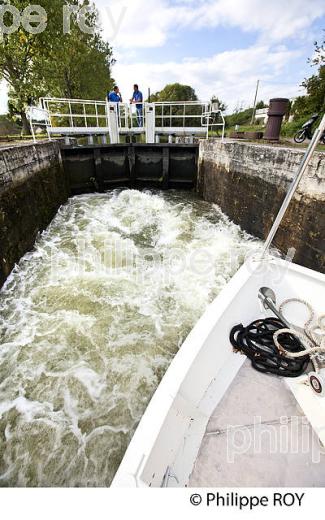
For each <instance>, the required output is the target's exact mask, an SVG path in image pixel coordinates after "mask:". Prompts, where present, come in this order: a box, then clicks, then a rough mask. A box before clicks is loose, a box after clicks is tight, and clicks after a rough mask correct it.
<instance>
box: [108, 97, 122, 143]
mask: <svg viewBox="0 0 325 520" xmlns="http://www.w3.org/2000/svg"><path fill="white" fill-rule="evenodd" d="M107 105H108V106H107V114H108V126H109V137H110V141H111V144H118V143H119V142H120V132H119V114H118V112H119V111H118V103H107Z"/></svg>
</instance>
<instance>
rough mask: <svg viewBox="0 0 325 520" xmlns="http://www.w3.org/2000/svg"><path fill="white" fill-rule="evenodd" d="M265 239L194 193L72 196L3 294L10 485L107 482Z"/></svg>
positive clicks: (0, 479) (1, 431)
mask: <svg viewBox="0 0 325 520" xmlns="http://www.w3.org/2000/svg"><path fill="white" fill-rule="evenodd" d="M257 246H258V243H257V242H256V241H254V240H253V239H252V238H251V237H249V236H248V235H247V234H245V233H243V232H242V231H241V230H240V228H239V227H237V226H235V225H234V224H233V223H231V222H230V221H229V220H228V219H227V218H226V217H225V216H224V215H223V214H222V213H221V212H220V210H219V209H218V208H217V207H215V206H213V205H211V204H209V203H206V202H202V201H200V200H198V199H196V198H195V197H194V196H193V195H189V194H185V193H176V192H164V193H161V192H156V193H153V192H142V193H141V192H138V191H133V190H125V191H120V190H117V191H114V192H111V193H108V194H104V195H98V194H96V195H85V196H80V197H75V198H73V199H71V200H70V201H69V202H68V203H67V204H66V205H65V206H64V207H62V208H61V210H60V211H59V213H58V215H57V216H56V218H55V219H54V221H53V222H52V224H51V225H50V227H49V228H48V230H47V231H46V232H44V233H43V234H42V236H41V237H39V239H38V240H37V244H36V247H35V249H34V251H33V252H32V253H30V254H27V255H26V256H25V257H24V258H23V259H22V261H21V262H20V264H19V266H18V267H17V268H16V269H15V271H14V272H13V273H12V275H11V276H10V278H9V280H8V282H7V284H6V285H5V287H4V288H3V289H2V291H1V292H0V326H1V329H0V330H1V332H0V341H1V347H0V486H107V485H109V484H110V482H111V480H112V478H113V476H114V474H115V472H116V470H117V468H118V465H119V463H120V461H121V459H122V457H123V454H124V452H125V450H126V448H127V445H128V443H129V442H130V439H131V437H132V435H133V433H134V431H135V428H136V426H137V424H138V422H139V420H140V419H141V416H142V414H143V412H144V410H145V408H146V406H147V404H148V402H149V400H150V398H151V396H152V394H153V393H154V391H155V389H156V388H157V386H158V384H159V382H160V380H161V378H162V376H163V375H164V373H165V371H166V369H167V368H168V366H169V364H170V362H171V360H172V359H173V357H174V355H175V354H176V352H177V350H178V348H179V347H180V346H181V344H182V342H183V341H184V339H185V338H186V336H187V334H188V333H189V331H190V330H191V328H192V327H193V326H194V325H195V323H196V321H197V320H198V319H199V317H200V316H201V315H202V313H203V312H204V310H205V308H206V307H207V305H208V304H209V303H210V302H211V301H212V300H213V298H214V297H215V296H216V295H217V294H218V292H219V291H220V289H221V288H222V287H223V286H224V285H225V283H226V282H227V281H228V280H229V278H230V277H231V276H232V275H233V274H234V272H235V271H236V270H237V269H238V267H239V266H240V265H241V263H242V262H243V260H244V257H245V255H246V254H247V253H248V252H250V251H251V250H253V249H255V248H256V247H257Z"/></svg>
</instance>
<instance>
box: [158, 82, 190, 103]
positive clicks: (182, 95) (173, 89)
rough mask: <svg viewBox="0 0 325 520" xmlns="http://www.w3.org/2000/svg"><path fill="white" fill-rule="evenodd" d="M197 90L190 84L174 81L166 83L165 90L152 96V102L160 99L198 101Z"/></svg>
mask: <svg viewBox="0 0 325 520" xmlns="http://www.w3.org/2000/svg"><path fill="white" fill-rule="evenodd" d="M197 100H198V98H197V95H196V94H195V90H194V89H193V88H192V87H190V86H189V85H181V84H180V83H172V84H169V85H166V86H165V87H164V88H163V90H161V91H160V92H156V94H153V95H152V96H151V101H152V102H159V101H197Z"/></svg>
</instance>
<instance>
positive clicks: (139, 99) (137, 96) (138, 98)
mask: <svg viewBox="0 0 325 520" xmlns="http://www.w3.org/2000/svg"><path fill="white" fill-rule="evenodd" d="M133 90H134V92H133V97H132V99H130V103H135V105H136V109H137V121H138V126H139V127H141V126H143V95H142V92H140V90H139V85H137V84H135V85H134V87H133Z"/></svg>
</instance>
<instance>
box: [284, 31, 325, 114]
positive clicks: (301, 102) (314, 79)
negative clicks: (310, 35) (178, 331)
mask: <svg viewBox="0 0 325 520" xmlns="http://www.w3.org/2000/svg"><path fill="white" fill-rule="evenodd" d="M324 49H325V41H323V42H322V44H318V43H317V42H315V54H314V58H312V59H310V60H308V61H309V63H310V64H311V65H312V66H315V65H316V66H319V68H318V71H317V74H313V75H312V76H311V77H310V78H307V79H305V80H304V81H303V82H302V86H303V87H305V89H306V92H307V94H306V95H305V96H299V97H298V98H297V99H296V100H295V102H294V104H293V108H292V112H293V113H294V118H295V120H299V119H302V118H306V117H309V116H310V115H311V114H313V113H318V112H323V111H324V110H325V65H324V63H325V53H324Z"/></svg>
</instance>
